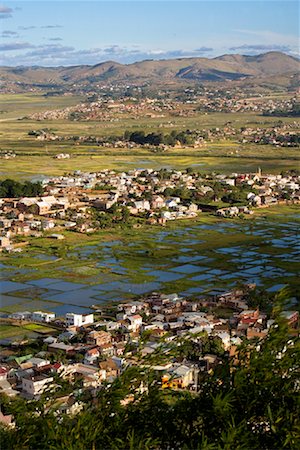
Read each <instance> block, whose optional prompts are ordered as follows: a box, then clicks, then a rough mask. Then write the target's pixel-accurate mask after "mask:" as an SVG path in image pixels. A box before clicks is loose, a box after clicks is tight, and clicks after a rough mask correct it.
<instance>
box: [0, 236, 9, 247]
mask: <svg viewBox="0 0 300 450" xmlns="http://www.w3.org/2000/svg"><path fill="white" fill-rule="evenodd" d="M9 246H10V239H9V238H8V237H5V236H0V248H7V247H9Z"/></svg>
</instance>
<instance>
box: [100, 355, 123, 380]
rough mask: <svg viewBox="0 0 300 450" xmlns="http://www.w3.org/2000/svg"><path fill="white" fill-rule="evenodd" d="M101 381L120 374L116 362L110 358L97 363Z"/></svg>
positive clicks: (111, 378)
mask: <svg viewBox="0 0 300 450" xmlns="http://www.w3.org/2000/svg"><path fill="white" fill-rule="evenodd" d="M99 368H100V378H101V381H112V380H113V379H115V378H116V377H117V376H118V375H119V374H120V368H119V366H118V363H117V362H116V361H114V360H113V359H112V358H109V359H107V360H106V361H102V362H101V363H100V364H99Z"/></svg>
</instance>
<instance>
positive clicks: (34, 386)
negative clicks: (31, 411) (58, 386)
mask: <svg viewBox="0 0 300 450" xmlns="http://www.w3.org/2000/svg"><path fill="white" fill-rule="evenodd" d="M52 382H53V377H51V376H49V375H44V374H43V375H42V374H38V375H33V376H30V375H29V376H26V377H24V378H22V392H25V393H27V394H29V395H30V396H32V397H35V396H37V395H40V394H42V393H43V392H44V391H45V390H46V389H47V388H48V387H49V384H50V383H52Z"/></svg>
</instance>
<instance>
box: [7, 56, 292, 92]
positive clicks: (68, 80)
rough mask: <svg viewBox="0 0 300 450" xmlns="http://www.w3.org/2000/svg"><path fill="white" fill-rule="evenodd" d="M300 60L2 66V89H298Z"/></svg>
mask: <svg viewBox="0 0 300 450" xmlns="http://www.w3.org/2000/svg"><path fill="white" fill-rule="evenodd" d="M299 73H300V61H299V60H298V59H296V58H294V57H292V56H289V55H286V54H284V53H280V52H268V53H264V54H260V55H257V56H245V55H238V54H228V55H223V56H219V57H216V58H213V59H208V58H180V59H169V60H146V61H142V62H136V63H133V64H126V65H125V64H120V63H117V62H113V61H107V62H103V63H100V64H96V65H93V66H88V65H79V66H71V67H38V66H34V67H0V83H1V88H2V90H3V89H4V90H5V88H6V87H7V86H9V87H10V88H13V87H14V86H15V87H17V86H18V87H19V88H20V89H22V88H24V89H25V88H28V87H39V88H42V87H43V86H44V87H45V88H49V87H65V88H67V87H68V86H72V85H74V84H79V85H81V86H86V87H88V86H90V87H93V85H94V84H96V83H97V84H98V83H104V82H106V83H115V82H124V83H133V84H140V83H145V82H149V81H151V82H155V81H156V82H157V83H162V82H164V81H165V82H176V81H177V82H180V81H181V80H183V81H184V80H185V81H192V82H200V83H207V82H225V81H237V80H248V81H251V82H253V81H256V82H257V83H258V84H260V83H265V82H269V83H274V84H278V85H282V86H285V87H296V86H297V83H298V76H299Z"/></svg>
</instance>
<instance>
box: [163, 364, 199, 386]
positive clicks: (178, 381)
mask: <svg viewBox="0 0 300 450" xmlns="http://www.w3.org/2000/svg"><path fill="white" fill-rule="evenodd" d="M195 381H196V370H195V369H194V368H193V367H189V366H186V365H184V364H179V363H175V364H173V366H172V367H171V368H170V369H168V371H167V373H165V374H164V375H163V377H162V388H163V389H165V388H171V389H185V388H188V387H189V386H192V385H193V384H195Z"/></svg>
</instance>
